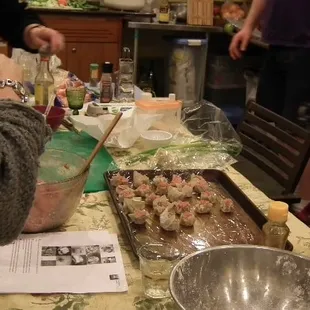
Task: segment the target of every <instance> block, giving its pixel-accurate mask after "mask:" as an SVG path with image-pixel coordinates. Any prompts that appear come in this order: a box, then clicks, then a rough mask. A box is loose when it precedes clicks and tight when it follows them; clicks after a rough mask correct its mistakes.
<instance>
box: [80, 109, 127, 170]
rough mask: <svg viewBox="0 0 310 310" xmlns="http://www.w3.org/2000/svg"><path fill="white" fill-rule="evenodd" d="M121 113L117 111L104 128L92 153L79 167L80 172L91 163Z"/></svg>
mask: <svg viewBox="0 0 310 310" xmlns="http://www.w3.org/2000/svg"><path fill="white" fill-rule="evenodd" d="M122 115H123V113H121V112H119V113H117V114H116V115H115V117H114V119H113V120H112V122H111V124H110V125H109V127H108V128H107V129H106V130H105V132H104V134H103V136H102V138H101V139H100V140H99V142H98V143H97V145H96V147H95V148H94V150H93V151H92V153H91V154H90V156H89V157H88V159H87V161H86V162H85V164H84V166H83V168H82V169H81V172H80V174H82V173H84V172H85V171H86V170H87V169H88V168H89V166H90V165H91V163H92V161H93V160H94V158H95V157H96V155H97V153H98V152H99V151H100V149H101V148H102V146H103V145H104V143H105V141H106V140H107V138H108V137H109V135H110V133H111V132H112V130H113V129H114V127H115V126H116V124H117V123H118V122H119V120H120V119H121V117H122Z"/></svg>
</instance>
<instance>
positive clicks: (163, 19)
mask: <svg viewBox="0 0 310 310" xmlns="http://www.w3.org/2000/svg"><path fill="white" fill-rule="evenodd" d="M169 19H170V6H169V1H168V0H161V1H160V3H159V15H158V21H159V22H160V23H165V24H167V23H169Z"/></svg>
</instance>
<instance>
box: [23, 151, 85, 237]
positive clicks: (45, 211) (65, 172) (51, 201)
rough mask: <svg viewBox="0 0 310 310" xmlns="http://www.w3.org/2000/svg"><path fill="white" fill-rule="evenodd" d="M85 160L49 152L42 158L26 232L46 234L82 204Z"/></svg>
mask: <svg viewBox="0 0 310 310" xmlns="http://www.w3.org/2000/svg"><path fill="white" fill-rule="evenodd" d="M84 163H85V159H84V158H82V157H80V156H78V155H76V154H73V153H70V152H66V151H61V150H54V149H48V150H47V151H46V152H45V153H44V154H43V155H42V157H41V158H40V170H39V177H38V184H37V188H36V193H35V199H34V203H33V207H32V208H31V210H30V214H29V216H28V219H27V221H26V225H25V227H24V232H28V233H29V232H32V233H37V232H44V231H47V230H50V229H53V228H56V227H58V226H61V225H62V224H64V223H65V222H66V221H67V220H68V219H69V218H70V217H71V216H72V215H73V214H74V212H75V210H76V208H77V207H78V205H79V203H80V199H81V196H82V194H83V192H84V187H85V183H86V181H87V176H88V171H86V172H85V173H82V174H79V172H80V170H81V168H82V165H83V164H84Z"/></svg>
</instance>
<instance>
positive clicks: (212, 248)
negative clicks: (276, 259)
mask: <svg viewBox="0 0 310 310" xmlns="http://www.w3.org/2000/svg"><path fill="white" fill-rule="evenodd" d="M238 248H239V249H256V250H267V251H271V252H276V253H279V254H281V253H282V254H286V255H289V256H293V257H298V258H301V259H305V260H307V261H309V262H310V258H309V257H307V256H304V255H300V254H296V253H293V252H289V251H285V250H280V249H276V248H270V247H266V246H260V245H221V246H215V247H210V248H208V249H205V250H201V251H197V252H194V253H192V254H189V255H187V256H185V257H184V258H183V259H181V260H180V261H179V262H178V263H177V264H176V265H175V266H174V267H173V269H172V271H171V274H170V278H169V290H170V294H171V296H172V298H173V299H174V300H175V301H176V302H177V300H176V298H175V296H174V292H173V289H172V287H173V278H174V275H175V273H176V272H177V270H178V268H179V267H180V266H181V265H183V264H184V262H185V261H186V260H188V259H190V258H191V257H193V256H198V255H200V254H203V253H208V252H213V251H218V250H228V249H238ZM179 307H181V309H182V310H186V309H185V308H184V307H182V306H181V305H179Z"/></svg>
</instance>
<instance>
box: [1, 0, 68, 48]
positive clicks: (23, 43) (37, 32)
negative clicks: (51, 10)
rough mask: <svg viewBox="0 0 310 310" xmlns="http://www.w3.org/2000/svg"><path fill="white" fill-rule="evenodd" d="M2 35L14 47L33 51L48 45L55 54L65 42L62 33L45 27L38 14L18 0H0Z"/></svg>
mask: <svg viewBox="0 0 310 310" xmlns="http://www.w3.org/2000/svg"><path fill="white" fill-rule="evenodd" d="M0 36H1V37H2V38H3V39H4V40H6V41H7V42H8V43H9V44H10V45H11V46H12V47H15V48H22V49H24V50H26V51H28V52H31V53H36V52H37V51H38V50H39V49H40V48H42V47H46V46H48V47H49V49H50V52H51V53H52V54H55V53H57V52H59V51H60V50H62V49H63V47H64V42H65V41H64V37H63V35H62V34H60V33H59V32H58V31H56V30H54V29H51V28H48V27H45V26H44V25H43V23H42V21H41V20H40V18H39V17H38V15H37V14H36V13H35V12H34V11H31V10H27V4H25V3H19V1H18V0H0Z"/></svg>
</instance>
